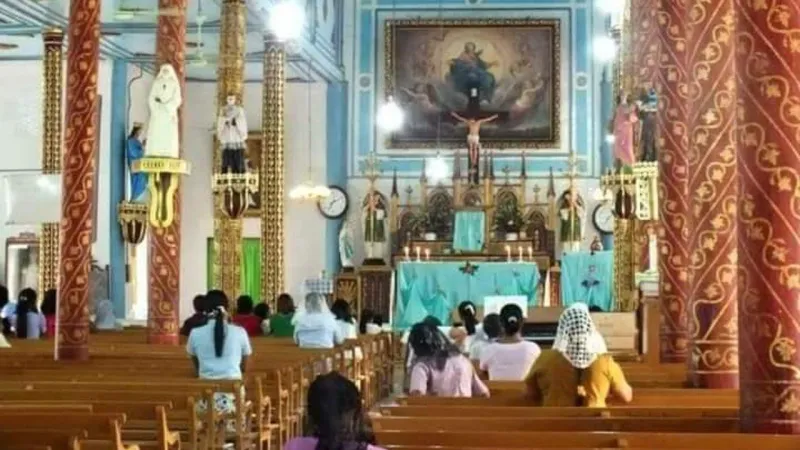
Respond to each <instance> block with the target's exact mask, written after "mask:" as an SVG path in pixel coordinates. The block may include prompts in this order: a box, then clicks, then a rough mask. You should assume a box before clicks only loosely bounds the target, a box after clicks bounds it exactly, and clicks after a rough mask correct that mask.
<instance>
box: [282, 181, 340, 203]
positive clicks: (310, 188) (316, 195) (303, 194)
mask: <svg viewBox="0 0 800 450" xmlns="http://www.w3.org/2000/svg"><path fill="white" fill-rule="evenodd" d="M330 195H331V190H330V189H328V187H327V186H325V185H322V184H314V182H312V181H311V180H308V181H306V182H305V183H301V184H298V185H297V186H295V187H293V188H292V190H291V191H289V198H291V199H292V200H308V201H315V202H316V201H319V200H322V199H324V198H327V197H328V196H330Z"/></svg>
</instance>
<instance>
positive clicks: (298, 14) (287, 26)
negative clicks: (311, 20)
mask: <svg viewBox="0 0 800 450" xmlns="http://www.w3.org/2000/svg"><path fill="white" fill-rule="evenodd" d="M305 16H306V14H305V11H303V8H302V7H301V6H300V5H299V4H297V3H296V2H294V1H292V0H284V1H282V2H280V3H278V4H276V5H275V6H273V7H272V9H271V10H270V12H269V19H268V20H269V22H268V26H269V28H270V30H272V32H273V33H275V35H276V36H277V37H278V39H280V40H281V41H291V40H295V39H299V38H300V36H302V35H303V27H304V24H305V19H306V17H305Z"/></svg>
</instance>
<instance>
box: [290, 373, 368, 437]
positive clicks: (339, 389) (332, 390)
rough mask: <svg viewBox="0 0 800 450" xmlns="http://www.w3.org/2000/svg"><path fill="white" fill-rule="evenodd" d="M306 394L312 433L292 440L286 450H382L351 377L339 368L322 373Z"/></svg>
mask: <svg viewBox="0 0 800 450" xmlns="http://www.w3.org/2000/svg"><path fill="white" fill-rule="evenodd" d="M307 398H308V418H309V421H310V425H311V427H310V429H311V436H310V437H298V438H294V439H292V440H290V441H289V442H287V443H286V445H284V447H283V449H284V450H316V449H352V450H359V449H363V450H380V447H375V445H374V444H375V436H374V434H373V433H372V431H371V427H370V426H369V425H368V422H369V418H368V417H367V415H366V413H365V412H364V411H363V410H362V403H361V394H360V393H359V392H358V388H356V385H355V384H353V382H352V381H350V380H348V379H347V378H345V377H344V376H342V375H340V374H339V373H338V372H331V373H328V374H325V375H320V376H318V377H317V378H316V379H315V380H314V381H313V382H312V383H311V386H309V387H308V397H307Z"/></svg>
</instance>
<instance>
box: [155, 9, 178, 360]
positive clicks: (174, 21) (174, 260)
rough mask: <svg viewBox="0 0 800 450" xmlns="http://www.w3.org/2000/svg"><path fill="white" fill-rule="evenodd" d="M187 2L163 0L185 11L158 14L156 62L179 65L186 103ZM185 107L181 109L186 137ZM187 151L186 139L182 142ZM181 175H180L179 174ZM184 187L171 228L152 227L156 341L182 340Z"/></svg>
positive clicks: (173, 343)
mask: <svg viewBox="0 0 800 450" xmlns="http://www.w3.org/2000/svg"><path fill="white" fill-rule="evenodd" d="M186 3H187V0H159V2H158V6H159V8H161V9H173V10H179V11H181V12H180V13H179V14H170V15H161V16H158V31H157V34H156V62H157V64H158V65H159V66H160V65H161V64H170V65H172V67H173V68H174V69H175V73H177V75H178V79H179V80H180V82H181V90H182V92H184V95H183V98H184V105H185V103H186V93H185V92H186V90H185V89H186V73H185V67H184V61H185V51H186V14H185V12H186ZM183 108H184V106H183V105H182V106H181V107H180V109H179V110H178V118H179V123H180V127H181V132H180V135H181V141H182V140H183ZM181 154H183V143H181ZM176 176H179V175H176ZM180 219H181V189H180V187H179V188H178V189H177V190H176V191H175V220H174V221H173V222H172V224H171V225H170V226H169V227H167V228H151V235H150V265H149V268H150V269H149V276H148V278H149V283H148V289H149V290H148V301H149V307H148V314H147V318H148V319H147V330H148V334H147V341H148V342H150V343H152V344H170V345H177V344H178V330H179V328H180V324H179V323H178V309H179V304H180V276H181V271H180V267H181V220H180Z"/></svg>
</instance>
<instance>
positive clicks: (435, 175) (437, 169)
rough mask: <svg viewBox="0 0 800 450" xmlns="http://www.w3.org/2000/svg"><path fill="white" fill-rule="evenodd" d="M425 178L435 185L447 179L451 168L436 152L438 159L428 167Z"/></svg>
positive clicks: (434, 159)
mask: <svg viewBox="0 0 800 450" xmlns="http://www.w3.org/2000/svg"><path fill="white" fill-rule="evenodd" d="M425 166H426V170H425V176H426V177H427V178H428V179H429V180H430V181H431V182H432V183H433V184H436V183H439V182H440V181H442V180H445V179H447V176H448V174H449V173H448V172H450V168H449V167H447V161H445V160H444V158H442V155H440V154H439V152H436V157H435V158H433V159H432V160H430V161H429V162H428V163H427V164H426V165H425Z"/></svg>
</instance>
